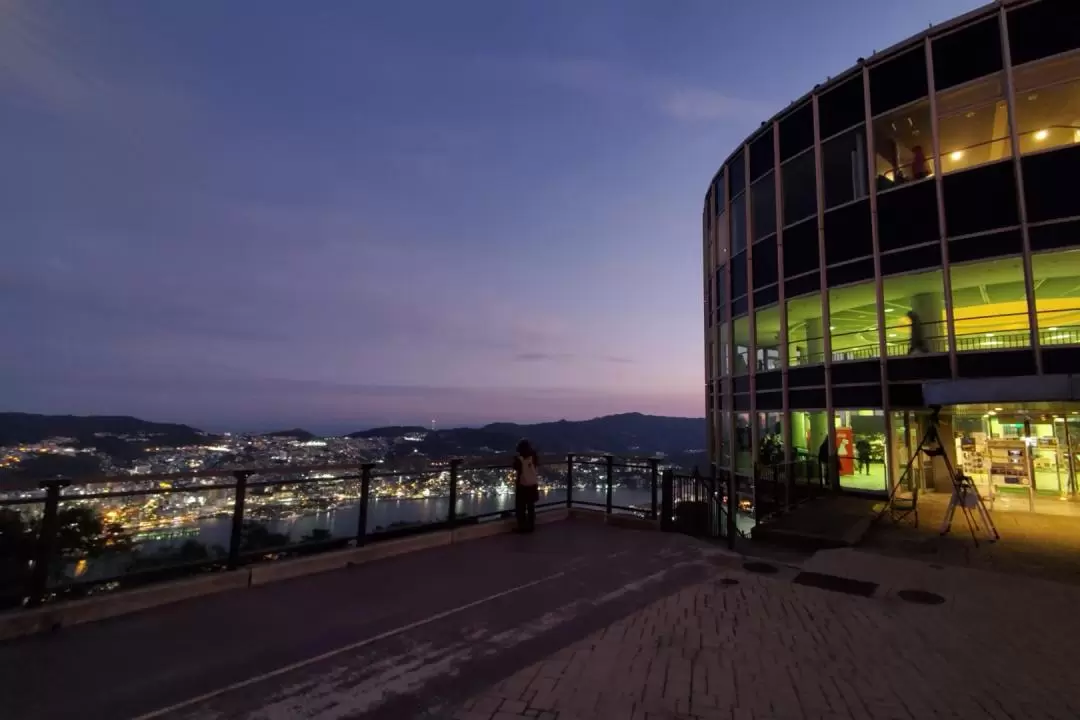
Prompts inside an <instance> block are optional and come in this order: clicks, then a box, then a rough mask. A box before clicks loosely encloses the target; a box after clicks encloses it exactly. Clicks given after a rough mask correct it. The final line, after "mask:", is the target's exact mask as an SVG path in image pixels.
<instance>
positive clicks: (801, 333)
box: [787, 293, 825, 367]
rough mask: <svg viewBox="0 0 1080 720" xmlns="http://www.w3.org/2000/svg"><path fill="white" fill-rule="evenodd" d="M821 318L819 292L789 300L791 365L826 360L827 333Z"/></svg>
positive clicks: (812, 363)
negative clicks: (824, 330) (823, 329)
mask: <svg viewBox="0 0 1080 720" xmlns="http://www.w3.org/2000/svg"><path fill="white" fill-rule="evenodd" d="M821 319H822V313H821V296H820V295H819V294H817V293H814V294H813V295H803V296H802V297H797V298H792V299H791V300H788V301H787V340H788V364H789V365H791V366H793V367H794V366H796V365H815V364H820V363H823V362H825V334H824V332H823V331H822V321H821Z"/></svg>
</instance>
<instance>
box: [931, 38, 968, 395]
mask: <svg viewBox="0 0 1080 720" xmlns="http://www.w3.org/2000/svg"><path fill="white" fill-rule="evenodd" d="M923 52H924V53H925V56H926V88H927V93H928V95H929V98H930V135H931V138H932V141H931V146H932V150H933V153H934V192H935V194H936V195H937V213H938V237H939V238H940V241H941V279H942V289H943V291H944V293H945V337H946V339H947V341H948V343H949V374H950V375H951V376H952V377H953V379H955V378H957V377H959V371H958V370H957V360H956V328H955V327H954V325H955V323H954V321H953V298H952V271H951V270H950V264H949V240H948V237H949V235H948V228H947V227H946V225H945V183H944V180H943V179H942V171H941V137H940V135H939V132H938V124H939V123H938V112H937V89H936V87H935V85H934V52H933V48H932V47H931V45H930V38H929V37H927V38H926V39H925V40H923Z"/></svg>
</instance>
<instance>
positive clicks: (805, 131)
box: [780, 103, 814, 162]
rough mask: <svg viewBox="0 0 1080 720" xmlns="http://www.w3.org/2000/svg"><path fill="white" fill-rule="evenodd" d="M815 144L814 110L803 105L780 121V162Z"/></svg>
mask: <svg viewBox="0 0 1080 720" xmlns="http://www.w3.org/2000/svg"><path fill="white" fill-rule="evenodd" d="M813 144H814V108H813V106H812V105H811V104H810V103H803V104H802V105H800V106H799V107H798V108H797V109H796V110H792V111H791V112H790V113H788V114H787V115H786V116H785V117H783V118H782V119H781V120H780V162H784V161H785V160H787V159H789V158H791V157H794V156H795V155H797V154H799V153H800V152H802V151H803V150H805V149H806V148H808V147H810V146H812V145H813Z"/></svg>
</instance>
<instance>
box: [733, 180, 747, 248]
mask: <svg viewBox="0 0 1080 720" xmlns="http://www.w3.org/2000/svg"><path fill="white" fill-rule="evenodd" d="M745 249H746V193H743V194H742V195H740V196H739V197H737V198H735V199H734V200H732V201H731V254H732V255H734V254H735V253H739V252H742V251H743V250H745Z"/></svg>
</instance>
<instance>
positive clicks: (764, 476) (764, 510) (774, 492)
mask: <svg viewBox="0 0 1080 720" xmlns="http://www.w3.org/2000/svg"><path fill="white" fill-rule="evenodd" d="M827 471H828V470H827V469H826V468H823V467H822V466H821V464H820V463H819V462H818V461H817V460H816V459H811V458H800V459H797V460H794V461H792V462H790V463H777V464H774V465H762V464H758V465H756V466H755V467H754V477H753V513H754V522H755V523H760V522H765V521H768V520H769V519H770V518H773V517H776V516H778V515H781V514H783V513H786V512H789V511H790V510H792V509H794V508H795V507H796V506H798V505H799V504H800V503H803V502H805V501H807V500H811V499H813V498H816V497H819V496H820V495H823V494H824V493H825V491H826V489H827V483H826V480H825V477H824V476H823V472H827Z"/></svg>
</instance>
